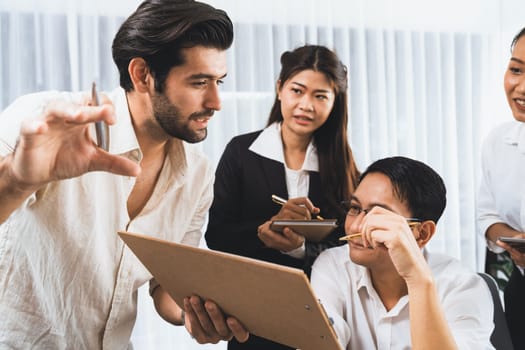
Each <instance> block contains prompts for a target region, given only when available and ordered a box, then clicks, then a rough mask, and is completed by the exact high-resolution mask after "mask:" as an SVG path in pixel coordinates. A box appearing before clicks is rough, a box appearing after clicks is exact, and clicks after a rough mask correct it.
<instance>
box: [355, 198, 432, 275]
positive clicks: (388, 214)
mask: <svg viewBox="0 0 525 350" xmlns="http://www.w3.org/2000/svg"><path fill="white" fill-rule="evenodd" d="M430 224H431V222H423V223H419V225H417V226H415V227H413V228H410V227H409V225H408V222H407V220H406V218H405V217H403V216H401V215H399V214H396V213H394V212H392V211H390V210H387V209H385V208H382V207H379V206H375V207H373V208H372V209H371V210H370V211H369V212H368V214H367V215H365V216H363V217H362V219H361V220H355V221H354V222H353V223H352V225H351V231H352V232H350V233H354V232H361V237H362V242H363V246H365V247H367V246H369V247H371V249H374V250H375V249H383V250H386V251H387V252H388V256H389V257H390V259H391V260H392V263H393V265H394V267H395V268H396V270H397V272H398V273H399V275H400V276H401V277H403V279H405V280H406V281H407V282H408V281H410V280H415V279H417V278H418V277H419V276H421V275H420V274H426V275H429V274H430V271H429V269H428V265H427V263H426V261H425V258H424V256H423V254H422V252H421V246H422V245H424V243H418V242H419V241H420V240H422V241H423V242H425V243H426V242H427V240H428V238H429V237H426V236H425V237H423V235H426V234H427V233H426V231H425V230H426V228H423V227H422V226H423V225H430ZM432 224H433V223H432ZM378 258H379V259H382V258H384V256H383V257H381V256H379V257H378Z"/></svg>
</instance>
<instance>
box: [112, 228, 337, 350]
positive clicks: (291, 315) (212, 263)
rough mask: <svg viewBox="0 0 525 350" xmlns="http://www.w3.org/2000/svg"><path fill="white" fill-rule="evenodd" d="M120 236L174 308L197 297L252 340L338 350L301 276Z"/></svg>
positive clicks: (264, 264) (256, 263) (313, 349)
mask: <svg viewBox="0 0 525 350" xmlns="http://www.w3.org/2000/svg"><path fill="white" fill-rule="evenodd" d="M119 235H120V237H121V238H122V239H123V240H124V242H125V243H126V244H127V246H128V247H129V248H130V249H131V250H132V251H133V252H134V253H135V255H136V256H137V257H138V258H139V260H140V261H141V262H142V263H143V264H144V266H145V267H146V268H147V269H148V270H149V271H150V273H151V274H152V275H153V276H154V277H155V279H156V280H157V282H159V283H160V285H161V286H162V287H163V288H164V289H165V290H166V291H167V292H168V293H169V294H170V295H171V297H172V298H173V299H174V300H175V301H176V302H177V303H178V304H179V305H182V300H183V298H184V297H186V296H190V295H192V294H197V295H199V296H201V297H202V298H204V299H211V300H213V301H215V302H216V303H217V304H218V305H219V306H220V307H221V308H222V310H223V311H224V312H225V313H226V314H228V315H232V316H235V317H236V318H237V319H239V321H241V322H242V323H243V324H244V325H245V327H246V328H247V329H248V330H249V331H250V333H252V334H255V335H258V336H260V337H263V338H267V339H270V340H273V341H276V342H278V343H282V344H285V345H288V346H291V347H294V348H297V349H301V350H319V349H323V350H341V347H340V345H339V343H338V341H337V339H336V335H335V332H334V330H333V328H332V327H331V325H330V322H329V320H328V317H327V316H326V314H325V312H324V309H323V308H322V306H321V304H320V303H319V301H318V299H317V298H316V297H315V295H314V293H313V291H312V289H311V288H310V284H309V282H308V279H307V277H306V275H305V274H304V272H303V271H302V270H299V269H295V268H291V267H287V266H281V265H277V264H272V263H268V262H264V261H259V260H255V259H250V258H246V257H242V256H237V255H233V254H227V253H223V252H217V251H212V250H207V249H201V248H196V247H191V246H187V245H182V244H177V243H172V242H168V241H164V240H161V239H157V238H154V237H149V236H144V235H140V234H134V233H129V232H119Z"/></svg>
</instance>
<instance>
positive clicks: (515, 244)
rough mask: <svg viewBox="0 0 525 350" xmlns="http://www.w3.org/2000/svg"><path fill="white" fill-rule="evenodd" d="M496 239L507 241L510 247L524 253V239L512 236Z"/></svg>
mask: <svg viewBox="0 0 525 350" xmlns="http://www.w3.org/2000/svg"><path fill="white" fill-rule="evenodd" d="M498 240H500V241H502V242H504V243H507V244H508V245H510V246H511V247H512V248H514V249H516V250H518V251H519V252H520V253H525V239H524V238H512V237H498Z"/></svg>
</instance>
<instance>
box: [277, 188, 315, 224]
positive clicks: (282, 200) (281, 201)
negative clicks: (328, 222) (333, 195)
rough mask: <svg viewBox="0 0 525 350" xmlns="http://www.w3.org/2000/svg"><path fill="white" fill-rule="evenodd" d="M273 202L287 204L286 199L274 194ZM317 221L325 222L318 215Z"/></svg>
mask: <svg viewBox="0 0 525 350" xmlns="http://www.w3.org/2000/svg"><path fill="white" fill-rule="evenodd" d="M272 201H273V202H274V203H277V204H279V205H284V204H285V203H286V199H284V198H281V197H279V196H277V195H275V194H272ZM316 219H317V220H324V219H323V217H322V216H321V215H316Z"/></svg>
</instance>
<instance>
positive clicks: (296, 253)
mask: <svg viewBox="0 0 525 350" xmlns="http://www.w3.org/2000/svg"><path fill="white" fill-rule="evenodd" d="M281 253H283V254H286V255H289V256H291V257H292V258H296V259H303V258H304V256H305V254H306V245H305V242H303V244H302V245H301V246H300V247H298V248H295V249H293V250H290V251H289V252H283V251H281Z"/></svg>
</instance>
